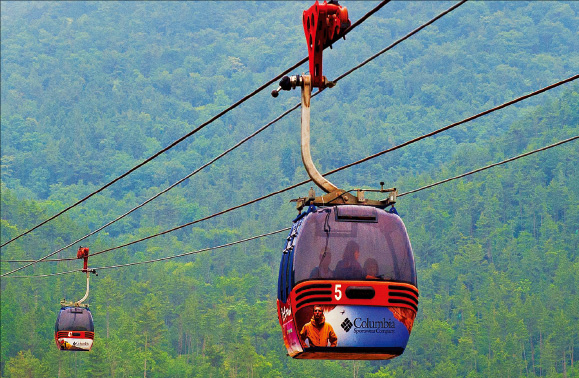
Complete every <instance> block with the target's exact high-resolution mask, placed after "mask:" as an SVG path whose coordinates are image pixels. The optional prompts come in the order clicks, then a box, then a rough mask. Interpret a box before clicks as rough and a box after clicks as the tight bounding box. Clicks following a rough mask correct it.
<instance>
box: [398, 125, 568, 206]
mask: <svg viewBox="0 0 579 378" xmlns="http://www.w3.org/2000/svg"><path fill="white" fill-rule="evenodd" d="M576 139H579V135H577V136H574V137H571V138H567V139H564V140H562V141H559V142H557V143H553V144H550V145H548V146H545V147H541V148H537V149H536V150H533V151H529V152H525V153H524V154H520V155H517V156H514V157H512V158H509V159H506V160H503V161H501V162H498V163H493V164H489V165H487V166H484V167H481V168H477V169H475V170H472V171H470V172H466V173H463V174H461V175H458V176H454V177H450V178H447V179H445V180H442V181H438V182H435V183H432V184H429V185H425V186H423V187H420V188H418V189H414V190H410V191H408V192H404V193H401V194H398V197H402V196H405V195H407V194H412V193H416V192H419V191H421V190H424V189H428V188H432V187H434V186H437V185H440V184H444V183H447V182H449V181H453V180H457V179H459V178H463V177H466V176H469V175H472V174H474V173H478V172H482V171H485V170H487V169H490V168H493V167H496V166H499V165H502V164H506V163H510V162H511V161H515V160H518V159H520V158H523V157H525V156H529V155H533V154H536V153H537V152H541V151H545V150H548V149H550V148H553V147H557V146H560V145H562V144H565V143H568V142H572V141H574V140H576Z"/></svg>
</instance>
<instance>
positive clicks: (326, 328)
mask: <svg viewBox="0 0 579 378" xmlns="http://www.w3.org/2000/svg"><path fill="white" fill-rule="evenodd" d="M300 336H301V337H302V339H303V340H304V341H305V340H306V339H307V340H309V343H310V347H327V346H328V342H329V343H330V346H331V347H335V346H336V345H337V344H338V337H337V336H336V333H335V332H334V329H333V328H332V326H331V325H329V324H328V323H326V318H325V316H324V310H323V309H322V306H320V305H316V306H314V316H312V320H311V321H310V322H309V323H307V324H306V325H304V327H303V328H302V330H301V331H300Z"/></svg>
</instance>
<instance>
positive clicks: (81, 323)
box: [55, 307, 94, 332]
mask: <svg viewBox="0 0 579 378" xmlns="http://www.w3.org/2000/svg"><path fill="white" fill-rule="evenodd" d="M55 328H56V331H57V332H58V331H90V332H94V324H93V321H92V315H91V313H90V311H89V310H88V309H86V308H81V307H66V308H61V309H60V313H59V314H58V319H56V326H55Z"/></svg>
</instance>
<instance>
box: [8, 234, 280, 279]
mask: <svg viewBox="0 0 579 378" xmlns="http://www.w3.org/2000/svg"><path fill="white" fill-rule="evenodd" d="M290 229H291V227H286V228H282V229H281V230H277V231H272V232H268V233H265V234H261V235H256V236H252V237H249V238H246V239H241V240H237V241H234V242H231V243H227V244H222V245H218V246H216V247H208V248H203V249H198V250H196V251H192V252H186V253H181V254H178V255H174V256H168V257H161V258H158V259H153V260H147V261H137V262H133V263H128V264H120V265H110V266H101V267H98V268H92V269H94V270H97V271H98V270H103V269H115V268H122V267H125V266H133V265H142V264H149V263H154V262H158V261H164V260H171V259H175V258H177V257H184V256H189V255H193V254H197V253H201V252H205V251H211V250H214V249H219V248H225V247H231V246H233V245H236V244H240V243H245V242H248V241H250V240H255V239H260V238H263V237H266V236H270V235H274V234H278V233H280V232H284V231H289V230H290ZM92 256H94V254H93V255H91V257H92ZM76 272H82V269H74V270H69V271H66V272H59V273H51V274H41V275H35V276H12V277H13V278H32V277H52V276H60V275H63V274H69V273H76Z"/></svg>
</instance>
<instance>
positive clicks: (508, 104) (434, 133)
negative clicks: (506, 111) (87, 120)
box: [0, 75, 579, 277]
mask: <svg viewBox="0 0 579 378" xmlns="http://www.w3.org/2000/svg"><path fill="white" fill-rule="evenodd" d="M577 78H579V75H575V76H572V77H570V78H568V79H565V80H561V81H559V82H557V83H554V84H551V85H548V86H546V87H544V88H542V89H539V90H537V91H534V92H531V93H529V94H526V95H523V96H520V97H518V98H516V99H514V100H511V101H508V102H505V103H503V104H501V105H498V106H496V107H494V108H491V109H488V110H485V111H483V112H481V113H478V114H476V115H474V116H471V117H468V118H465V119H464V120H462V121H459V122H455V123H453V124H450V125H448V126H445V127H442V128H440V129H438V130H435V131H433V132H431V133H428V134H424V135H422V136H420V137H417V138H414V139H412V140H410V141H408V142H404V143H402V144H399V145H397V146H394V147H391V148H388V149H386V150H383V151H381V152H378V153H376V154H373V155H370V156H368V157H366V158H363V159H360V160H358V161H355V162H353V163H350V164H346V165H344V166H342V167H339V168H336V169H333V170H331V171H329V172H327V173H325V174H324V175H330V174H333V173H336V172H339V171H342V170H344V169H346V168H349V167H352V166H354V165H358V164H361V163H363V162H366V161H368V160H371V159H374V158H376V157H378V156H381V155H383V154H385V153H387V152H391V151H394V150H397V149H399V148H402V147H404V146H407V145H409V144H412V143H415V142H417V141H420V140H422V139H425V138H427V137H431V136H433V135H436V134H438V133H440V132H442V131H445V130H448V129H451V128H453V127H456V126H459V125H462V124H464V123H467V122H469V121H472V120H475V119H477V118H480V117H482V116H484V115H487V114H490V113H492V112H495V111H497V110H500V109H503V108H505V107H507V106H510V105H513V104H515V103H517V102H520V101H523V100H525V99H528V98H530V97H533V96H536V95H538V94H540V93H543V92H545V91H548V90H551V89H553V88H556V87H558V86H560V85H563V84H566V83H568V82H571V81H573V80H576V79H577ZM310 181H311V179H307V180H304V181H301V182H299V183H297V184H294V185H291V186H289V187H287V188H285V189H281V190H278V191H275V192H272V193H270V194H267V195H264V196H261V197H259V198H256V199H254V200H251V201H248V202H245V203H243V204H241V205H237V206H234V207H231V208H229V209H226V210H222V211H220V212H217V213H214V214H212V215H209V216H206V217H204V218H200V219H197V220H195V221H192V222H188V223H185V224H183V225H180V226H177V227H174V228H171V229H168V230H165V231H162V232H159V233H157V234H153V235H149V236H147V237H144V238H141V239H138V240H134V241H132V242H128V243H125V244H122V245H119V246H116V247H112V248H108V249H104V250H102V251H99V252H95V253H93V254H92V256H94V255H98V254H101V253H105V252H109V251H112V250H116V249H120V248H124V247H128V246H130V245H133V244H137V243H140V242H142V241H145V240H149V239H152V238H155V237H157V236H161V235H165V234H168V233H170V232H173V231H176V230H179V229H182V228H185V227H188V226H191V225H193V224H196V223H199V222H203V221H205V220H208V219H211V218H214V217H217V216H219V215H222V214H225V213H228V212H230V211H233V210H236V209H239V208H242V207H245V206H248V205H250V204H253V203H255V202H259V201H261V200H264V199H266V198H269V197H273V196H275V195H277V194H281V193H284V192H286V191H289V190H291V189H295V188H297V187H299V186H301V185H304V184H306V183H308V182H310ZM46 257H48V256H46ZM41 260H44V259H40V260H36V261H35V262H39V261H41ZM35 262H31V263H29V264H28V265H25V266H22V267H20V268H17V269H14V270H12V271H10V272H8V273H4V274H2V275H0V277H4V276H7V275H10V274H12V273H14V272H16V271H18V270H20V269H23V268H24V267H26V266H30V265H32V264H34V263H35Z"/></svg>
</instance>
